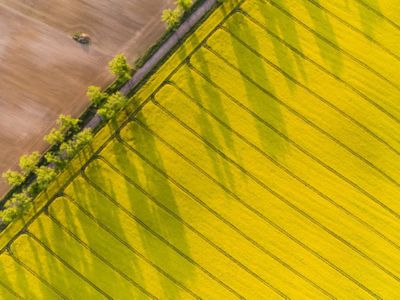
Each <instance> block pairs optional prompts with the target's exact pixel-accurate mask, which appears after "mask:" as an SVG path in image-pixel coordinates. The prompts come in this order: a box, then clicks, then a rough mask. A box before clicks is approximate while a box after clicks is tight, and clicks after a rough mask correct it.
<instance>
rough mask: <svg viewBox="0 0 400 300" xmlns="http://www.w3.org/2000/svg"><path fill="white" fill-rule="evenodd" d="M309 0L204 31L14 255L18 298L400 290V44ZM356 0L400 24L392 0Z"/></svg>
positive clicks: (263, 0) (366, 295)
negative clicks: (390, 9)
mask: <svg viewBox="0 0 400 300" xmlns="http://www.w3.org/2000/svg"><path fill="white" fill-rule="evenodd" d="M293 1H295V0H287V1H283V0H246V1H243V3H241V4H240V5H239V6H238V7H237V8H236V9H234V10H232V11H226V12H225V13H226V14H227V16H228V17H225V19H224V20H223V21H222V22H220V23H219V24H217V26H216V27H215V28H214V29H213V30H212V33H211V34H209V35H208V36H207V38H206V39H201V40H197V41H196V31H195V32H194V33H192V36H193V40H192V42H193V41H194V42H193V43H196V47H195V50H194V51H193V52H190V53H183V54H182V57H183V59H182V62H181V63H180V65H179V66H177V68H176V69H174V70H173V71H170V72H169V73H168V74H169V75H168V76H165V80H164V81H163V82H162V83H160V85H159V86H157V88H156V89H155V90H153V91H151V92H150V93H149V95H150V96H149V97H148V98H147V97H146V99H143V100H144V101H145V102H144V103H145V104H144V105H143V106H141V108H140V110H137V111H135V113H134V114H132V115H131V116H130V117H129V119H127V120H125V121H124V122H123V123H121V124H120V126H119V127H118V128H117V129H116V130H115V132H113V133H112V134H113V135H112V138H111V139H109V140H108V141H107V143H106V144H104V145H103V146H102V148H101V150H100V152H99V153H96V154H95V155H93V157H91V160H90V161H89V163H88V164H87V165H85V166H84V168H83V169H82V170H80V172H79V173H78V174H76V177H74V179H73V180H72V182H71V183H70V184H69V185H68V186H67V187H66V188H65V189H64V190H62V191H60V193H59V194H58V195H57V197H56V199H54V200H53V202H51V203H50V204H49V205H48V207H47V208H46V209H45V211H44V212H43V213H42V214H41V215H40V216H38V217H37V219H36V220H35V221H34V222H33V223H32V224H30V225H29V227H28V228H27V229H26V230H25V231H24V232H23V234H22V235H21V236H20V237H18V238H17V239H16V240H15V241H14V242H13V243H12V244H11V245H10V246H9V249H8V250H7V252H5V253H2V254H1V255H0V259H1V260H2V261H3V262H4V263H3V264H2V265H0V292H2V293H4V296H3V295H1V296H2V298H4V299H28V298H29V299H39V298H46V299H59V298H61V299H74V298H76V297H79V296H81V297H85V298H88V299H99V298H101V297H103V298H108V299H124V298H126V296H127V295H134V296H133V297H135V298H138V299H142V298H143V299H148V298H152V299H204V298H205V299H224V298H226V299H282V298H283V299H338V298H347V299H349V298H361V299H387V298H394V297H396V295H398V294H399V293H400V267H399V266H400V264H399V263H400V236H399V235H398V232H399V230H400V222H399V219H400V204H398V202H397V201H396V199H398V197H400V172H399V171H398V170H399V169H400V160H399V156H400V142H399V140H398V138H397V133H398V132H400V110H399V109H398V108H397V106H396V104H400V103H399V101H398V99H399V98H400V92H399V90H400V89H399V86H398V85H397V84H396V80H395V79H396V78H397V76H400V74H398V73H396V74H394V73H393V70H394V69H395V67H396V65H397V64H398V63H399V64H400V55H399V52H398V50H399V49H393V48H390V47H388V45H390V41H388V40H386V38H387V37H386V36H382V35H374V32H373V31H366V30H364V26H363V24H362V23H361V21H362V22H367V21H368V20H361V21H360V22H359V23H357V19H356V18H354V19H352V20H349V19H348V15H346V14H344V13H341V12H342V11H341V9H342V8H339V6H338V9H334V8H335V5H339V4H334V3H328V2H326V1H315V0H302V1H297V2H296V3H294V2H293ZM371 1H372V0H371ZM377 1H378V0H377ZM380 1H382V2H384V3H390V1H391V0H380ZM292 2H293V5H290V3H292ZM350 2H351V4H352V6H351V9H352V10H351V13H353V14H355V12H356V9H359V10H360V14H362V13H366V11H368V12H369V13H370V14H373V15H374V16H375V17H376V18H379V20H380V22H381V23H374V24H376V25H375V26H380V25H379V24H383V25H382V26H383V27H382V28H384V29H385V30H386V29H387V28H390V29H391V31H390V32H389V33H390V34H392V36H395V37H396V38H397V36H399V38H400V30H399V28H400V27H398V25H397V23H396V22H395V20H392V19H391V18H389V17H388V16H386V15H385V14H384V13H383V12H381V11H379V10H378V8H379V6H377V7H375V6H372V5H371V2H367V1H363V0H352V1H350ZM378 2H379V1H378ZM303 6H304V8H303ZM222 7H224V6H222ZM295 8H296V11H294V9H295ZM218 9H222V8H218ZM302 14H303V15H302ZM308 14H309V15H308ZM205 22H208V21H207V20H206V21H205ZM335 22H336V23H335ZM335 26H336V27H335ZM337 28H344V29H345V30H346V33H348V34H349V36H351V37H353V36H355V37H357V40H355V41H354V40H352V39H350V38H349V40H348V41H346V40H345V38H344V37H343V35H339V34H338V33H337V32H336V31H335V30H337ZM378 29H379V28H378ZM378 29H377V31H378ZM335 33H336V35H335ZM389 33H388V34H389ZM357 41H359V42H360V43H359V44H357ZM347 43H353V44H352V45H349V44H347ZM357 45H362V47H365V45H369V47H370V51H371V53H378V52H379V53H382V60H380V61H379V60H376V58H374V57H370V56H368V55H366V54H365V53H363V55H358V53H360V52H359V51H361V50H365V51H368V49H361V48H357V47H358V46H357ZM359 47H361V46H359ZM178 51H179V49H178ZM366 53H368V52H366ZM385 64H386V65H387V68H386V67H385ZM390 64H393V65H390ZM382 66H383V67H382ZM156 75H157V74H156ZM372 81H374V82H375V81H376V83H375V85H376V87H375V86H374V85H373V83H371V82H372ZM144 88H146V87H144ZM358 108H362V109H358ZM363 112H364V113H363ZM55 274H57V275H58V276H57V278H55V277H54V276H55ZM109 281H113V283H114V284H116V285H118V288H116V287H113V286H109ZM23 287H30V293H29V292H27V291H26V290H24V288H23ZM0 298H1V297H0Z"/></svg>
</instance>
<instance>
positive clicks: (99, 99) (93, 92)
mask: <svg viewBox="0 0 400 300" xmlns="http://www.w3.org/2000/svg"><path fill="white" fill-rule="evenodd" d="M86 96H87V97H88V98H89V100H90V101H91V102H92V103H93V104H94V105H96V106H99V105H100V104H102V103H103V102H104V101H105V100H106V99H107V97H108V95H107V93H104V92H102V91H101V89H100V87H98V86H94V85H91V86H89V87H88V89H87V92H86Z"/></svg>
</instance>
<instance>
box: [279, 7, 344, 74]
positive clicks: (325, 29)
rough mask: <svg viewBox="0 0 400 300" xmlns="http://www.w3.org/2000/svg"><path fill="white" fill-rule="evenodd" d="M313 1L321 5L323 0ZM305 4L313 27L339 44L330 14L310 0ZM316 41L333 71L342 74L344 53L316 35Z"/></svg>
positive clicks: (322, 56)
mask: <svg viewBox="0 0 400 300" xmlns="http://www.w3.org/2000/svg"><path fill="white" fill-rule="evenodd" d="M275 1H277V2H284V1H285V0H275ZM313 1H314V2H315V3H316V4H317V5H320V2H321V1H320V0H313ZM303 5H304V7H305V8H306V10H307V12H308V14H309V15H310V17H311V20H312V22H313V27H314V28H313V29H314V30H315V31H316V32H319V34H321V35H322V36H324V37H325V38H327V39H328V40H329V41H330V42H331V43H333V44H334V45H336V46H339V43H338V41H337V38H336V34H335V32H334V30H333V27H332V24H331V22H330V20H329V16H328V15H327V13H326V12H325V11H324V10H322V9H321V8H320V7H318V6H316V5H315V4H313V3H311V2H310V1H309V0H303ZM320 6H322V5H320ZM286 10H288V9H286ZM315 41H316V43H317V45H318V48H319V53H320V55H321V58H322V59H323V60H324V61H325V62H326V63H327V64H328V65H329V67H330V70H331V71H332V73H334V74H335V75H337V76H340V74H341V73H342V71H343V58H342V53H341V52H340V51H338V50H337V49H335V48H333V47H332V46H331V45H330V44H328V43H327V42H326V41H324V40H322V39H321V38H319V37H317V36H315Z"/></svg>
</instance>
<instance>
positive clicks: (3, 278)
mask: <svg viewBox="0 0 400 300" xmlns="http://www.w3.org/2000/svg"><path fill="white" fill-rule="evenodd" d="M0 259H1V260H0V262H1V263H0V274H1V275H0V282H1V283H2V284H3V285H4V286H6V287H8V288H9V289H11V290H12V291H14V292H15V293H17V294H18V295H19V296H20V297H25V298H26V297H27V296H29V294H28V293H26V292H27V291H28V290H30V288H29V287H30V286H31V283H30V282H29V281H28V279H27V277H26V275H25V272H21V271H20V272H18V271H17V266H18V268H19V269H20V270H22V269H23V267H22V266H21V265H19V263H18V262H17V261H16V260H15V259H14V258H13V256H12V254H11V253H10V252H8V251H7V252H3V253H2V254H1V255H0ZM5 259H7V260H9V261H10V262H12V266H8V267H6V265H5V264H4V263H3V260H5ZM13 266H16V267H15V268H13ZM11 272H12V275H11V274H10V275H11V276H12V277H13V279H12V280H11V279H10V278H9V276H8V274H9V273H11ZM26 272H28V271H26ZM41 288H42V290H44V287H43V285H41ZM43 293H44V292H42V294H43ZM0 296H1V295H0ZM31 296H32V294H31ZM39 296H40V295H35V297H39Z"/></svg>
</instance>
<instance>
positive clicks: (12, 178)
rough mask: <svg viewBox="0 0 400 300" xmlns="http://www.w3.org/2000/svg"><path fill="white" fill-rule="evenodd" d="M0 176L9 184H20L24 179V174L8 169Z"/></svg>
mask: <svg viewBox="0 0 400 300" xmlns="http://www.w3.org/2000/svg"><path fill="white" fill-rule="evenodd" d="M2 177H3V178H4V179H5V180H6V181H7V183H8V184H9V185H10V186H16V185H20V184H22V183H23V182H24V180H25V175H23V174H22V173H20V172H17V171H11V170H8V171H6V172H4V173H3V174H2Z"/></svg>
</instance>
